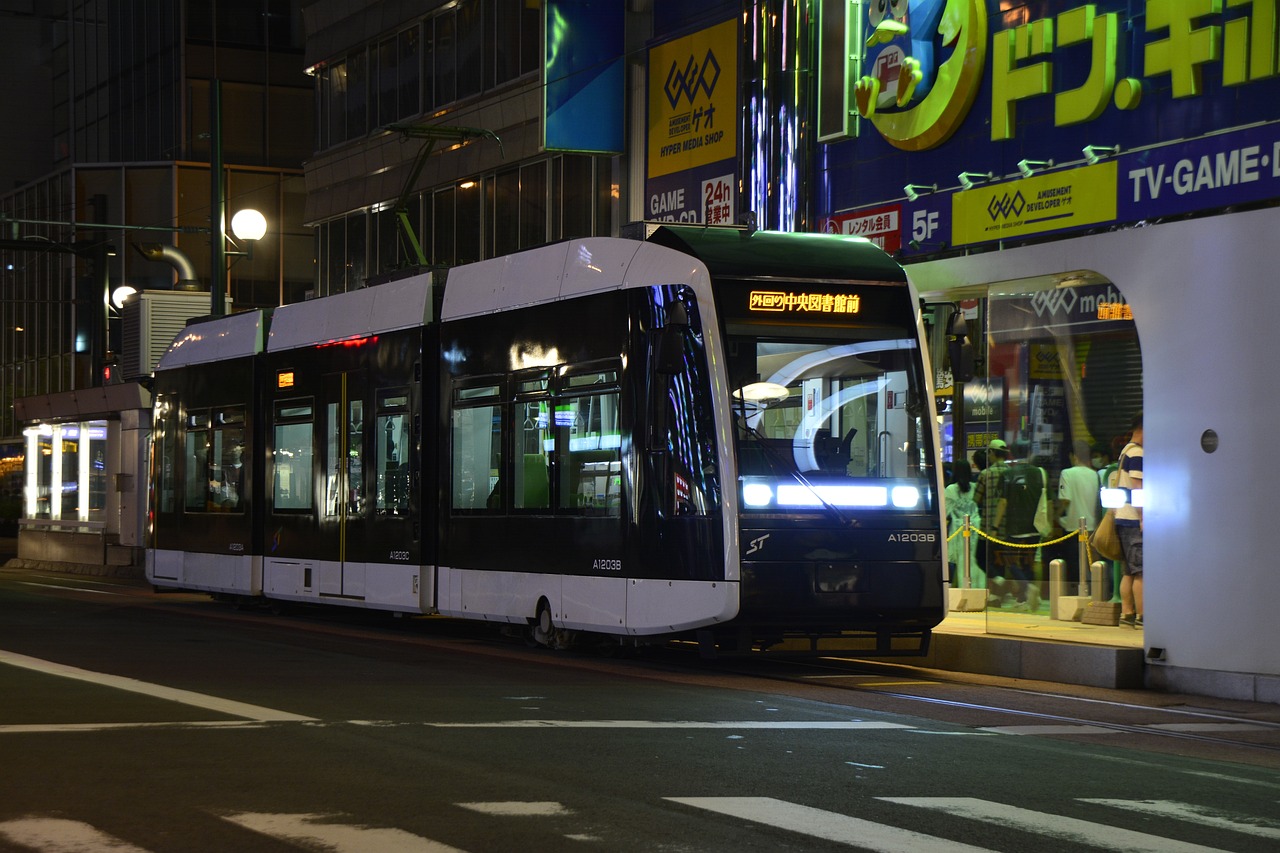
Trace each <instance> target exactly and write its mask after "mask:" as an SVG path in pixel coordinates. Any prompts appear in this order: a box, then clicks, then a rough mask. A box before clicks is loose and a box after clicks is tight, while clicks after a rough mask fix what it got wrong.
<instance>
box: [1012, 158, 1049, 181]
mask: <svg viewBox="0 0 1280 853" xmlns="http://www.w3.org/2000/svg"><path fill="white" fill-rule="evenodd" d="M1052 165H1053V161H1052V160H1019V161H1018V171H1019V172H1021V173H1022V177H1024V178H1030V177H1031V176H1032V175H1034V174H1035V173H1036V172H1043V171H1044V170H1045V169H1048V168H1049V167H1051V166H1052Z"/></svg>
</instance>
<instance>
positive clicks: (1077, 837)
mask: <svg viewBox="0 0 1280 853" xmlns="http://www.w3.org/2000/svg"><path fill="white" fill-rule="evenodd" d="M876 799H879V800H883V801H885V802H888V803H898V804H900V805H904V806H915V807H918V808H925V809H932V810H935V811H942V812H946V813H947V814H951V815H956V816H958V817H967V818H973V819H975V820H982V821H986V822H988V823H994V824H999V825H1000V826H1007V827H1013V828H1014V829H1020V830H1024V831H1026V832H1034V833H1037V834H1039V835H1047V836H1050V837H1053V838H1058V839H1061V840H1063V841H1073V842H1076V843H1084V844H1093V845H1096V846H1099V847H1105V848H1107V849H1111V850H1125V851H1129V853H1221V851H1218V850H1217V849H1216V848H1213V847H1202V846H1201V845H1199V844H1189V843H1187V842H1185V841H1177V840H1175V839H1172V838H1164V837H1162V836H1159V835H1148V834H1147V833H1145V832H1135V831H1133V830H1131V829H1122V828H1121V827H1118V826H1107V825H1105V824H1101V823H1093V822H1091V821H1087V820H1079V819H1078V818H1074V817H1066V816H1064V815H1055V814H1048V813H1045V812H1037V811H1032V810H1031V809H1023V808H1019V807H1017V806H1009V805H1005V804H1004V803H993V802H990V801H989V800H980V799H977V798H974V797H877V798H876Z"/></svg>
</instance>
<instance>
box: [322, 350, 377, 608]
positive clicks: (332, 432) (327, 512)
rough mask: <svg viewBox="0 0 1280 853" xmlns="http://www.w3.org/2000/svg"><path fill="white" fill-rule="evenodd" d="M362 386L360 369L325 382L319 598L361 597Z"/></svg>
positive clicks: (364, 504) (364, 503) (364, 505)
mask: <svg viewBox="0 0 1280 853" xmlns="http://www.w3.org/2000/svg"><path fill="white" fill-rule="evenodd" d="M365 387H366V382H365V379H364V372H363V371H359V370H352V371H346V372H343V373H338V374H334V375H331V376H329V377H327V378H326V381H325V388H326V394H327V395H328V397H327V399H326V400H325V401H324V415H323V425H324V426H323V430H324V433H323V436H324V437H323V442H324V445H323V446H324V448H325V454H324V459H325V462H324V464H325V495H324V507H323V509H322V515H321V518H322V524H321V526H322V529H323V530H324V531H325V532H326V539H328V540H329V544H330V546H331V550H330V552H329V553H328V554H326V555H325V556H326V559H325V560H324V561H323V562H322V563H321V569H320V589H319V592H320V594H321V595H336V596H342V597H344V598H364V595H365V548H364V539H365V530H366V527H367V521H366V517H367V515H368V493H367V489H366V480H367V478H366V476H365V474H366V471H365V468H366V455H367V450H368V448H369V446H370V445H369V438H368V436H369V428H368V426H367V425H366V419H365V415H366V414H368V411H367V409H366V406H365V401H364V399H363V391H364V388H365Z"/></svg>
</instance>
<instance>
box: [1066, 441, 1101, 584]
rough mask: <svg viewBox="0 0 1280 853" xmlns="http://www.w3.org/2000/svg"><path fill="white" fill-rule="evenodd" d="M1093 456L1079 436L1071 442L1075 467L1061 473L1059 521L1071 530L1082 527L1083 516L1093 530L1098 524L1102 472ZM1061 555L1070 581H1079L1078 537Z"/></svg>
mask: <svg viewBox="0 0 1280 853" xmlns="http://www.w3.org/2000/svg"><path fill="white" fill-rule="evenodd" d="M1091 459H1092V455H1091V454H1090V452H1089V443H1088V442H1087V441H1084V440H1083V439H1076V440H1075V441H1074V442H1072V443H1071V467H1070V468H1064V469H1063V470H1062V473H1061V474H1060V475H1059V476H1058V524H1059V525H1061V526H1062V529H1063V530H1064V531H1067V532H1071V531H1073V530H1079V529H1080V519H1082V518H1083V519H1084V523H1085V527H1086V529H1088V531H1089V532H1090V533H1092V532H1093V530H1094V528H1096V527H1097V526H1098V487H1099V483H1098V474H1097V472H1096V471H1094V470H1093V468H1092V467H1091V466H1090V465H1089V461H1090V460H1091ZM1063 546H1064V547H1063V548H1062V549H1061V551H1060V552H1059V554H1058V555H1057V556H1060V557H1061V559H1063V560H1064V561H1066V564H1067V567H1068V571H1067V572H1066V579H1067V580H1068V581H1069V582H1075V583H1078V582H1079V578H1080V575H1079V574H1078V572H1079V571H1080V566H1079V565H1078V564H1079V562H1080V549H1079V546H1078V542H1077V540H1075V539H1068V540H1067V541H1066V542H1064V543H1063Z"/></svg>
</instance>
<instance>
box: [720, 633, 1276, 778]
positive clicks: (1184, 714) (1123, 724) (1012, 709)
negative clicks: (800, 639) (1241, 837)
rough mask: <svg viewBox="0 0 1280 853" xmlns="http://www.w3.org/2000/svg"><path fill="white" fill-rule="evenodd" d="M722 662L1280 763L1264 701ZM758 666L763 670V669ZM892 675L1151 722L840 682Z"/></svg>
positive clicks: (740, 671) (725, 670)
mask: <svg viewBox="0 0 1280 853" xmlns="http://www.w3.org/2000/svg"><path fill="white" fill-rule="evenodd" d="M722 663H723V664H725V665H722V666H718V667H716V671H717V672H720V673H722V674H729V673H732V674H735V675H740V676H744V677H751V678H760V679H766V680H771V681H780V682H785V683H789V684H803V685H808V686H816V685H815V676H814V675H813V674H806V673H797V672H786V671H784V672H768V671H762V670H763V669H764V668H766V667H767V668H772V667H787V668H803V669H807V670H812V669H819V670H823V671H824V672H823V674H822V676H820V677H821V678H822V681H821V686H822V687H823V688H826V689H830V690H838V691H846V692H851V693H858V694H859V695H863V696H876V697H879V698H883V699H889V700H894V701H896V702H902V703H907V704H908V705H913V704H914V705H927V706H930V707H932V708H941V709H948V710H951V711H956V712H959V713H961V714H963V715H966V716H967V715H983V714H992V715H1004V716H1010V717H1015V718H1020V719H1026V720H1035V721H1037V723H1038V724H1039V725H1041V726H1044V725H1051V726H1064V727H1078V728H1079V729H1081V732H1080V734H1084V733H1085V732H1086V731H1089V730H1096V729H1105V730H1108V731H1114V732H1117V733H1124V734H1130V735H1138V736H1145V737H1158V738H1163V739H1166V740H1169V741H1183V742H1187V743H1194V744H1200V745H1205V746H1220V747H1225V748H1232V749H1244V750H1259V751H1261V752H1263V753H1267V754H1269V755H1271V756H1275V761H1268V762H1265V763H1267V764H1269V765H1270V764H1275V763H1276V762H1278V761H1280V707H1278V708H1275V709H1274V710H1271V708H1272V707H1273V706H1269V705H1262V704H1261V703H1239V704H1240V705H1247V706H1248V710H1244V709H1241V710H1237V711H1235V712H1231V711H1227V710H1214V709H1189V708H1176V707H1169V706H1167V705H1161V704H1159V702H1160V701H1162V700H1167V699H1170V698H1183V697H1171V696H1170V695H1168V694H1156V693H1152V694H1149V695H1147V694H1144V698H1149V699H1150V700H1152V701H1150V702H1145V703H1144V702H1133V701H1125V700H1121V699H1117V698H1102V697H1099V696H1087V695H1077V694H1073V693H1068V692H1065V691H1050V690H1032V689H1028V688H1026V687H1019V686H1016V685H1012V684H1005V683H1000V682H1002V681H1005V679H995V678H984V677H977V676H975V677H973V678H963V677H948V676H947V675H946V674H943V673H939V672H938V671H937V670H925V671H921V670H918V669H915V668H913V667H910V666H907V665H903V664H900V663H894V664H888V663H881V662H875V661H866V660H841V659H840V658H819V659H816V660H797V659H773V660H766V659H764V658H760V659H755V660H753V661H752V666H750V667H735V666H734V664H733V663H732V662H731V661H724V662H722ZM758 665H763V667H761V666H758ZM886 670H888V671H891V672H893V673H894V674H896V675H902V674H903V673H904V671H906V672H908V673H909V677H910V678H911V680H912V681H913V682H914V683H918V684H920V685H921V686H922V688H924V687H929V686H936V685H945V686H947V687H955V688H960V689H971V690H993V689H994V690H999V691H1000V694H1001V695H1002V696H1005V695H1013V696H1018V697H1025V698H1026V699H1027V700H1028V701H1030V702H1052V703H1069V704H1085V705H1088V706H1091V707H1094V708H1097V709H1105V710H1106V711H1108V712H1111V713H1112V714H1124V715H1147V716H1149V717H1151V718H1152V719H1151V721H1146V722H1133V721H1123V720H1116V719H1109V718H1108V714H1107V713H1095V714H1072V713H1062V712H1059V711H1051V710H1044V709H1035V708H1031V707H1026V706H1021V707H1019V706H1018V703H1012V702H1011V703H1008V704H993V703H990V702H983V701H969V700H964V699H957V698H948V697H944V696H929V695H923V694H922V693H921V692H905V691H901V690H888V689H884V688H883V687H880V686H877V684H875V683H872V684H868V683H866V682H861V683H857V684H849V683H840V682H839V681H838V680H836V679H837V678H840V677H848V678H857V677H862V676H867V677H875V676H881V675H884V674H885V672H886ZM899 681H900V679H899ZM1081 689H1089V688H1081ZM1097 690H1098V691H1099V692H1102V689H1101V688H1098V689H1097ZM1106 692H1114V691H1106ZM1206 701H1213V700H1206ZM1189 726H1204V727H1205V728H1204V729H1203V730H1200V731H1196V730H1191V729H1189V728H1183V727H1189ZM1210 727H1221V729H1220V730H1221V731H1228V730H1231V729H1232V727H1244V729H1243V730H1247V731H1250V732H1252V733H1254V734H1255V735H1256V736H1257V737H1256V738H1253V739H1249V738H1240V737H1229V736H1224V735H1222V734H1213V733H1212V729H1211V728H1210ZM979 728H982V729H990V730H999V729H1002V728H1008V727H1007V726H998V725H983V726H979ZM1236 730H1240V729H1236ZM1059 734H1067V735H1070V732H1060V733H1059ZM1263 738H1266V739H1263Z"/></svg>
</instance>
